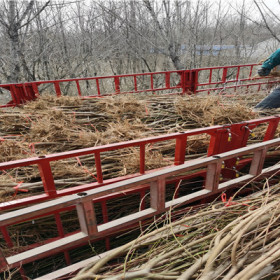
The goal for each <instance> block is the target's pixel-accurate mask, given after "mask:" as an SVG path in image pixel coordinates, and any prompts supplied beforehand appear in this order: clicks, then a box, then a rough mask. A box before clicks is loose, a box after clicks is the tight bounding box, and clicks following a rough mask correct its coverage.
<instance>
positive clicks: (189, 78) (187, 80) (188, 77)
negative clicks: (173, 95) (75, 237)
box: [181, 69, 199, 94]
mask: <svg viewBox="0 0 280 280" xmlns="http://www.w3.org/2000/svg"><path fill="white" fill-rule="evenodd" d="M198 72H199V70H198V69H194V70H186V71H184V72H183V74H182V75H181V77H182V88H183V94H192V93H196V91H197V83H198Z"/></svg>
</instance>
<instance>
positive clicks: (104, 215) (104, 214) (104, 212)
mask: <svg viewBox="0 0 280 280" xmlns="http://www.w3.org/2000/svg"><path fill="white" fill-rule="evenodd" d="M101 208H102V218H103V223H104V224H105V223H108V222H109V218H108V209H107V204H106V200H102V201H101ZM105 246H106V250H110V248H111V244H110V238H109V237H106V238H105Z"/></svg>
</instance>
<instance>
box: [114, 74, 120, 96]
mask: <svg viewBox="0 0 280 280" xmlns="http://www.w3.org/2000/svg"><path fill="white" fill-rule="evenodd" d="M114 82H115V92H116V94H119V93H120V78H119V77H114Z"/></svg>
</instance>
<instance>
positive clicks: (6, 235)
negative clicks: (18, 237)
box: [1, 226, 14, 248]
mask: <svg viewBox="0 0 280 280" xmlns="http://www.w3.org/2000/svg"><path fill="white" fill-rule="evenodd" d="M1 233H2V235H3V237H4V240H5V241H6V243H7V245H8V247H9V248H12V247H14V244H13V241H12V239H11V237H10V235H9V232H8V230H7V227H5V226H1Z"/></svg>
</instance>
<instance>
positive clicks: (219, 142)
mask: <svg viewBox="0 0 280 280" xmlns="http://www.w3.org/2000/svg"><path fill="white" fill-rule="evenodd" d="M279 121H280V116H271V117H266V118H262V119H255V120H250V121H247V122H242V123H237V124H231V125H223V126H214V127H207V128H199V129H194V130H190V131H185V132H182V133H174V134H167V135H163V136H156V137H150V138H146V139H139V140H133V141H127V142H122V143H115V144H110V145H105V146H99V147H92V148H86V149H80V150H75V151H69V152H63V153H58V154H50V155H46V156H41V157H34V158H27V159H22V160H16V161H11V162H5V163H0V170H8V169H12V168H18V167H24V166H30V165H37V166H38V168H39V170H40V174H41V178H42V184H43V186H44V190H45V193H44V194H41V195H35V196H30V197H27V198H22V199H17V200H12V201H9V202H6V203H1V204H0V209H1V210H2V211H3V210H11V209H15V208H17V207H22V206H26V205H29V204H34V203H38V202H42V201H46V200H50V199H54V198H58V197H62V196H65V195H70V194H74V193H77V192H84V191H87V190H90V189H93V188H98V187H101V186H105V185H108V184H111V183H116V182H119V181H121V180H125V179H129V178H133V177H136V176H139V175H142V174H149V173H153V172H154V171H155V170H150V171H148V172H147V171H145V148H146V146H147V145H150V144H153V143H159V142H163V141H168V140H173V141H174V140H175V147H174V149H175V157H174V165H175V166H176V165H181V164H184V163H185V156H186V148H187V143H188V142H187V140H188V137H190V136H194V135H201V134H208V135H210V136H211V137H210V141H209V146H208V156H212V155H215V154H219V153H222V152H226V151H230V150H233V149H237V148H241V147H244V146H246V145H247V141H248V137H249V135H250V132H251V131H252V130H253V129H254V128H256V127H257V126H258V125H261V124H267V128H266V132H265V134H264V138H263V141H267V140H270V139H272V138H273V137H274V134H275V131H276V129H277V127H278V124H279ZM230 135H231V137H229V136H230ZM229 140H230V141H229ZM129 147H139V153H140V160H139V173H137V174H131V175H128V176H124V177H119V178H112V179H110V180H103V174H102V162H101V160H100V155H102V153H104V152H109V151H113V150H118V149H125V148H129ZM89 154H92V155H94V157H95V165H96V172H97V181H96V182H93V183H90V184H85V185H79V186H76V187H71V188H67V189H64V190H59V191H58V190H56V187H55V184H54V178H53V175H52V170H51V168H50V163H51V162H53V161H57V160H62V159H67V158H75V157H79V156H83V155H89ZM247 162H248V161H247ZM224 165H225V168H224V169H223V170H222V171H221V174H222V176H223V177H224V178H235V176H236V171H234V168H235V170H238V169H239V168H241V167H242V166H244V164H243V165H242V162H240V163H239V164H237V162H236V159H234V158H233V159H229V160H226V161H225V163H224ZM171 167H172V166H170V168H171ZM204 176H205V171H201V172H198V173H194V174H192V175H187V176H182V177H178V178H175V179H173V180H171V181H168V182H167V183H176V184H178V182H179V181H180V180H181V179H183V180H184V179H188V180H190V179H191V178H197V177H204ZM207 185H209V183H207ZM148 189H149V186H147V185H142V186H138V187H136V188H133V189H130V190H129V191H126V193H123V192H121V193H114V194H112V195H106V196H105V197H101V198H98V199H97V200H96V201H94V202H95V203H97V202H99V203H101V205H102V219H103V221H104V222H105V223H106V222H108V209H107V202H108V201H110V200H111V199H113V198H116V197H120V196H124V195H128V194H132V193H137V194H139V196H140V197H141V199H142V198H143V197H144V196H145V194H146V191H147V190H148ZM72 209H73V207H70V208H67V209H61V211H62V212H64V211H70V210H72ZM141 209H142V210H143V209H145V205H144V204H142V205H141ZM48 214H50V213H48ZM53 214H54V215H55V220H56V225H57V229H58V233H59V236H60V237H61V238H62V237H63V236H64V233H63V227H62V223H61V220H60V216H59V214H60V210H59V212H55V213H53ZM37 218H38V217H37ZM22 222H23V221H22ZM0 228H1V233H2V236H3V238H4V239H5V241H6V243H7V245H8V246H9V247H10V248H12V247H13V242H12V240H11V238H10V236H9V233H8V230H7V228H6V226H3V225H1V226H0ZM107 248H108V249H109V248H110V246H109V243H108V242H107ZM65 258H66V261H67V262H69V261H70V260H69V256H68V253H67V252H66V253H65Z"/></svg>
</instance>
